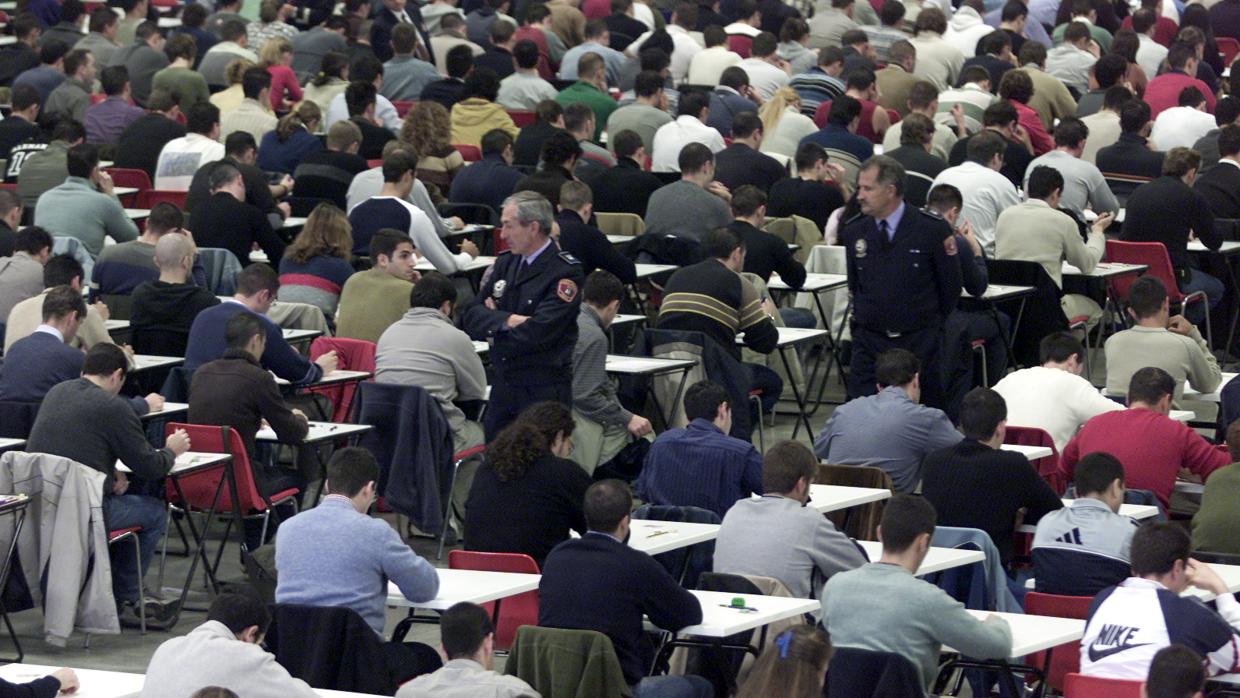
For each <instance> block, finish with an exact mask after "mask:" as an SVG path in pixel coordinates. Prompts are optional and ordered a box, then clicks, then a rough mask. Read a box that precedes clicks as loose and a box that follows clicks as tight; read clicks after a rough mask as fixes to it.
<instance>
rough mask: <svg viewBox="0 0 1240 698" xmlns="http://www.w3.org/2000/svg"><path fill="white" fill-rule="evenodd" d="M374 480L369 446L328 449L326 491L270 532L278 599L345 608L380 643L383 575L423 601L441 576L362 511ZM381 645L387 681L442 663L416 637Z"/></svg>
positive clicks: (410, 596) (376, 467) (385, 590)
mask: <svg viewBox="0 0 1240 698" xmlns="http://www.w3.org/2000/svg"><path fill="white" fill-rule="evenodd" d="M378 480H379V465H378V463H376V462H375V457H374V456H373V455H371V454H370V452H369V451H367V450H365V449H363V448H357V447H350V448H343V449H341V450H339V451H336V452H335V453H334V454H332V457H331V460H330V461H328V463H327V493H328V494H327V496H326V497H324V498H323V501H322V502H320V503H319V505H318V506H316V507H314V508H313V509H307V510H306V511H303V512H301V513H300V514H297V515H296V516H294V517H293V518H291V519H289V520H287V521H285V522H284V523H283V524H281V525H280V530H279V531H277V532H276V570H277V571H278V572H279V581H278V583H277V585H276V603H282V604H299V605H303V606H333V607H344V608H351V609H353V610H354V611H356V612H357V613H358V614H359V615H361V617H362V619H363V620H364V621H366V624H367V625H369V626H370V628H371V629H372V630H374V631H375V634H376V635H378V636H379V638H380V642H382V637H383V604H384V601H385V600H386V599H387V595H388V584H389V582H391V583H392V584H395V585H396V587H397V588H398V589H399V590H400V593H401V594H402V595H403V596H404V597H405V598H407V599H409V600H410V601H414V602H424V601H430V600H431V599H433V598H435V595H436V594H438V593H439V576H438V575H437V574H436V572H435V568H434V567H433V566H432V565H431V564H430V563H429V562H427V561H426V560H424V559H422V558H421V557H419V556H418V555H417V553H415V552H413V550H411V549H410V548H409V546H408V545H406V544H405V542H404V541H403V540H401V538H400V534H398V533H397V532H396V529H394V528H392V527H391V526H390V525H388V523H387V522H386V521H383V520H381V519H377V518H372V517H370V516H368V515H367V513H366V512H368V511H369V510H370V507H371V505H373V504H374V501H375V497H376V493H375V489H376V487H377V482H378ZM383 649H384V652H383V657H384V660H385V661H386V663H387V665H388V669H389V677H388V678H389V680H390V682H391V685H393V686H398V685H400V684H402V683H404V682H405V681H408V680H409V679H411V678H413V677H414V676H418V675H420V674H426V673H430V672H432V671H434V670H436V669H438V668H439V667H440V665H441V663H442V662H441V661H440V659H439V657H438V655H437V654H436V653H435V651H434V650H432V649H431V648H430V647H427V646H426V645H423V644H421V643H416V642H414V643H403V642H384V643H383Z"/></svg>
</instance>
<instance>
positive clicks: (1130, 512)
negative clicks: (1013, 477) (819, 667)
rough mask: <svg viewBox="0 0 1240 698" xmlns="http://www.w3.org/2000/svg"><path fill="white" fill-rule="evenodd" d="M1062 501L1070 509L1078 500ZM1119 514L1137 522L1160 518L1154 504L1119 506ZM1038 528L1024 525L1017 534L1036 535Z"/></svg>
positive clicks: (1066, 499)
mask: <svg viewBox="0 0 1240 698" xmlns="http://www.w3.org/2000/svg"><path fill="white" fill-rule="evenodd" d="M1062 501H1063V505H1064V506H1065V507H1070V506H1072V502H1074V501H1076V500H1073V499H1068V498H1066V497H1065V498H1064V499H1063V500H1062ZM1119 514H1120V516H1127V517H1128V518H1131V519H1136V520H1137V521H1140V520H1142V519H1152V518H1154V517H1155V516H1158V507H1156V506H1154V505H1152V504H1121V505H1119ZM1037 528H1038V527H1037V526H1035V525H1033V524H1022V525H1020V526H1017V527H1016V532H1017V533H1035V532H1036V531H1037Z"/></svg>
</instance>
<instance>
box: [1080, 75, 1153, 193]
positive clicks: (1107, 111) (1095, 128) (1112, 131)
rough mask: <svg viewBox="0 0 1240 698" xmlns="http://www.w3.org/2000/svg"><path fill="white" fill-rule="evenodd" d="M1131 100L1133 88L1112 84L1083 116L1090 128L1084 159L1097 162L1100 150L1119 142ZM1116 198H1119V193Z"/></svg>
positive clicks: (1113, 190) (1082, 119) (1112, 191)
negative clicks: (1122, 115) (1124, 113)
mask: <svg viewBox="0 0 1240 698" xmlns="http://www.w3.org/2000/svg"><path fill="white" fill-rule="evenodd" d="M1109 55H1111V56H1116V57H1118V54H1114V53H1112V54H1109ZM1130 101H1133V96H1132V91H1131V90H1129V89H1128V88H1127V87H1125V86H1123V85H1112V86H1110V87H1108V88H1107V89H1106V91H1105V92H1104V93H1103V95H1102V103H1101V104H1100V105H1099V106H1098V109H1096V110H1095V111H1094V112H1093V113H1092V114H1089V115H1088V116H1084V117H1081V123H1083V124H1085V127H1086V128H1088V129H1089V138H1086V139H1085V150H1084V151H1083V152H1082V153H1081V159H1082V160H1084V161H1085V162H1088V163H1092V164H1097V163H1098V153H1099V151H1101V150H1102V149H1103V148H1107V147H1110V146H1112V145H1115V144H1116V143H1118V142H1119V137H1120V135H1122V134H1123V132H1124V129H1123V125H1122V124H1121V123H1120V111H1121V110H1122V109H1123V108H1124V105H1125V104H1127V103H1128V102H1130ZM1141 104H1144V102H1141ZM1108 184H1109V182H1108ZM1111 193H1112V194H1115V193H1116V192H1115V188H1114V187H1112V188H1111ZM1116 198H1119V195H1118V194H1116ZM1122 202H1123V200H1122V199H1121V203H1122Z"/></svg>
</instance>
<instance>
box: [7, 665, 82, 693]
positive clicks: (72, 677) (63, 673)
mask: <svg viewBox="0 0 1240 698" xmlns="http://www.w3.org/2000/svg"><path fill="white" fill-rule="evenodd" d="M77 689H78V678H77V674H75V673H73V670H72V669H57V670H56V671H53V672H52V673H50V674H48V675H47V676H44V677H43V678H41V679H35V680H34V681H30V682H28V683H10V682H8V681H5V680H4V679H0V695H4V696H21V697H22V698H52V697H53V696H56V695H60V694H63V693H73V692H75V691H77Z"/></svg>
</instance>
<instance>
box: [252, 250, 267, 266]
mask: <svg viewBox="0 0 1240 698" xmlns="http://www.w3.org/2000/svg"><path fill="white" fill-rule="evenodd" d="M250 261H251V262H253V263H254V264H271V258H270V257H268V256H267V253H266V252H263V251H262V250H250Z"/></svg>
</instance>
